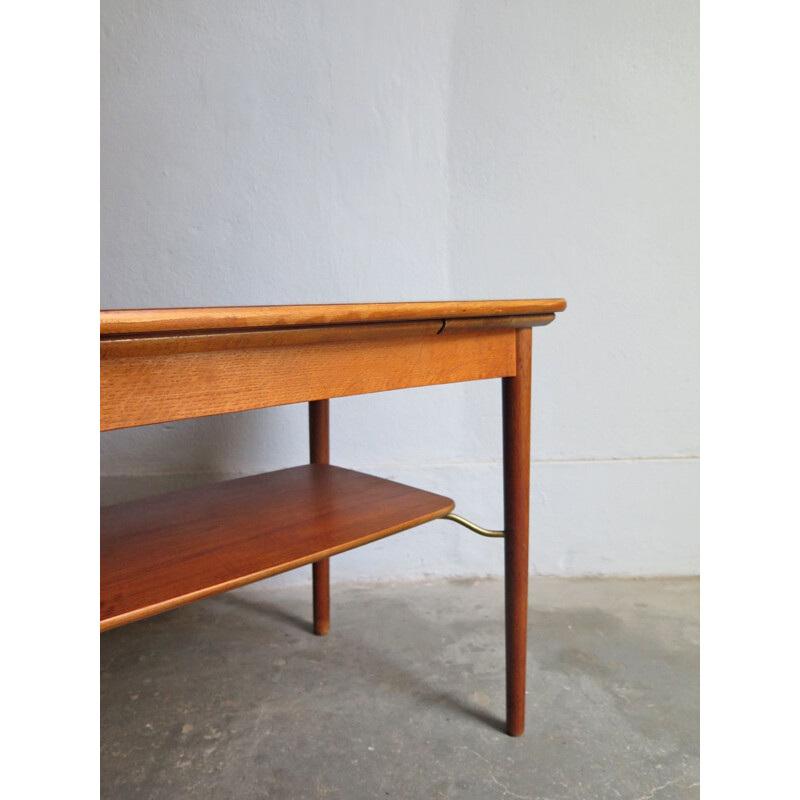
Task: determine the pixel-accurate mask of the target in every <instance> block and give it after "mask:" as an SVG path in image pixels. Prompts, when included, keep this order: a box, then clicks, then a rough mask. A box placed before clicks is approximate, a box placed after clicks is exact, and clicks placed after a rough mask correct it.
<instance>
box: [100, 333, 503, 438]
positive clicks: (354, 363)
mask: <svg viewBox="0 0 800 800" xmlns="http://www.w3.org/2000/svg"><path fill="white" fill-rule="evenodd" d="M225 335H226V334H219V336H225ZM239 335H240V334H236V336H239ZM514 337H515V330H514V329H513V328H508V329H499V330H493V329H486V330H484V329H479V330H474V331H464V332H460V333H452V334H451V335H448V336H439V335H429V334H426V335H416V334H415V335H408V336H401V337H394V336H392V337H388V338H379V339H372V338H366V339H355V340H352V341H332V342H329V341H321V342H304V343H300V344H297V343H291V342H290V343H288V344H274V343H272V344H270V345H269V346H263V347H260V346H253V347H249V346H243V347H234V348H232V349H230V348H227V347H226V348H223V349H211V348H206V347H201V348H200V349H190V350H189V351H187V350H186V349H185V347H184V342H183V338H184V337H180V336H178V337H175V339H174V340H173V342H174V350H172V349H171V345H170V343H169V342H164V343H162V345H161V346H160V350H159V351H158V353H153V354H149V353H150V352H151V351H147V350H145V353H146V354H145V355H137V354H136V353H137V352H138V351H137V350H136V346H137V345H136V343H132V342H127V343H120V342H114V343H111V342H107V343H104V348H105V349H104V357H102V358H101V361H100V429H101V430H113V429H117V428H129V427H133V426H136V425H149V424H153V423H157V422H169V421H171V420H178V419H189V418H192V417H203V416H209V415H212V414H224V413H229V412H234V411H245V410H249V409H253V408H266V407H269V406H278V405H285V404H288V403H298V402H304V401H311V400H323V399H329V398H332V397H344V396H348V395H357V394H366V393H368V392H382V391H387V390H390V389H402V388H406V387H412V386H430V385H433V384H440V383H454V382H457V381H472V380H482V379H486V378H499V377H506V376H509V375H513V374H514V370H515V368H516V367H515V361H514V353H515V345H514V342H515V338H514ZM142 346H145V347H150V344H148V343H144V345H142ZM120 347H124V349H123V350H122V351H120V350H119V349H117V348H120Z"/></svg>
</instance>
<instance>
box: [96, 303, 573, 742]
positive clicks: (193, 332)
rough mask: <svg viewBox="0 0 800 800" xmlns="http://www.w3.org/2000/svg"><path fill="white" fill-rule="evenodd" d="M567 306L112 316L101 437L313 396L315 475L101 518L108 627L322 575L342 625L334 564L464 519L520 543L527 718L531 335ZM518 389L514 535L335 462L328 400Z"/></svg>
mask: <svg viewBox="0 0 800 800" xmlns="http://www.w3.org/2000/svg"><path fill="white" fill-rule="evenodd" d="M565 307H566V303H565V301H564V300H560V299H551V300H502V301H472V302H432V303H370V304H350V305H316V306H315V305H310V306H252V307H235V308H186V309H149V310H117V311H102V312H101V313H100V377H101V401H100V406H101V419H100V428H101V430H102V431H107V430H115V429H119V428H129V427H135V426H139V425H151V424H155V423H163V422H170V421H174V420H180V419H189V418H194V417H203V416H208V415H212V414H223V413H230V412H235V411H245V410H249V409H255V408H266V407H270V406H278V405H285V404H288V403H299V402H307V403H308V404H309V433H310V437H309V438H310V458H309V461H310V463H309V465H308V466H304V467H295V468H292V469H286V470H278V471H277V472H270V473H266V474H264V475H256V476H251V477H248V478H241V479H237V480H233V481H225V482H222V483H218V484H213V485H212V486H210V487H208V486H206V487H202V488H200V489H189V490H184V491H179V492H172V493H170V494H166V495H160V496H157V497H152V498H147V499H144V500H135V501H132V502H128V503H120V504H117V505H114V506H108V507H106V508H103V509H102V510H101V533H100V541H101V589H100V618H101V622H100V627H101V630H108V629H110V628H114V627H116V626H118V625H123V624H125V623H128V622H133V621H135V620H138V619H142V618H144V617H147V616H151V615H153V614H157V613H160V612H162V611H167V610H169V609H171V608H175V607H177V606H180V605H183V604H185V603H188V602H191V601H193V600H197V599H200V598H202V597H207V596H209V595H212V594H216V593H219V592H222V591H226V590H228V589H232V588H234V587H236V586H242V585H244V584H246V583H250V582H252V581H256V580H260V579H261V578H265V577H269V576H270V575H275V574H278V573H280V572H284V571H286V570H289V569H294V568H296V567H299V566H302V565H305V564H312V565H313V610H314V630H315V632H316V633H317V634H320V635H322V634H325V633H327V632H328V630H329V628H330V588H329V568H330V561H329V559H330V556H332V555H335V554H336V553H340V552H343V551H345V550H348V549H351V548H353V547H358V546H360V545H362V544H366V543H368V542H371V541H374V540H376V539H379V538H382V537H384V536H388V535H390V534H392V533H397V532H399V531H402V530H406V529H408V528H410V527H413V526H415V525H419V524H421V523H424V522H428V521H430V520H432V519H438V518H444V517H449V518H451V519H455V521H457V522H461V523H462V524H466V525H467V526H468V527H472V529H473V530H477V531H478V532H481V533H484V534H487V535H496V536H502V537H503V538H504V546H505V598H506V600H505V616H506V726H507V731H508V733H509V734H510V735H512V736H519V735H520V734H521V733H522V732H523V730H524V726H525V656H526V638H527V637H526V631H527V611H528V503H529V478H530V396H531V329H532V328H533V327H537V326H541V325H547V324H548V323H550V322H552V320H553V319H554V318H555V314H556V312H558V311H562V310H563V309H564V308H565ZM489 378H501V379H502V390H503V391H502V401H503V483H504V531H502V532H501V531H495V532H492V531H486V530H484V529H482V528H480V527H479V526H476V525H473V524H471V523H468V522H466V521H464V520H463V519H461V518H459V517H456V516H455V515H453V509H454V503H453V501H452V500H450V499H449V498H446V497H441V496H440V495H435V494H432V493H430V492H425V491H422V490H420V489H414V488H412V487H409V486H404V485H402V484H398V483H395V482H393V481H387V480H383V479H381V478H376V477H373V476H370V475H364V474H362V473H358V472H353V471H351V470H346V469H342V468H339V467H334V466H331V465H330V448H329V434H328V429H329V423H328V420H329V400H330V399H332V398H336V397H345V396H349V395H357V394H365V393H370V392H380V391H387V390H393V389H402V388H408V387H414V386H429V385H434V384H443V383H455V382H460V381H472V380H483V379H489Z"/></svg>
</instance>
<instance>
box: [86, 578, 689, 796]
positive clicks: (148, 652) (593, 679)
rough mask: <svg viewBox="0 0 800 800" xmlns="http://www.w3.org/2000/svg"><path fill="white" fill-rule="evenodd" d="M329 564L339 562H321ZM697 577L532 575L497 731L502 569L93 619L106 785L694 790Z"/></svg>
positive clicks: (265, 587) (105, 789)
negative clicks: (113, 621)
mask: <svg viewBox="0 0 800 800" xmlns="http://www.w3.org/2000/svg"><path fill="white" fill-rule="evenodd" d="M334 574H335V570H334ZM698 590H699V584H698V582H697V581H696V580H629V581H623V580H558V579H543V578H537V579H534V580H533V582H532V585H531V615H530V634H529V648H528V653H529V655H528V665H529V666H528V714H527V726H528V727H527V731H526V733H525V735H524V736H522V737H521V738H519V739H512V738H510V737H508V736H506V735H505V734H504V733H502V732H501V731H502V725H503V721H502V714H503V706H504V672H503V662H504V645H503V591H502V583H501V582H500V581H498V580H481V581H467V580H460V581H438V582H435V583H405V584H394V585H387V584H380V585H376V586H335V585H334V589H333V617H332V629H331V633H330V634H329V635H328V636H326V637H316V636H314V635H313V634H311V633H310V627H309V620H310V603H311V592H310V588H305V587H289V588H286V587H283V588H277V587H276V588H274V589H270V584H269V582H268V581H267V582H265V583H262V584H260V585H257V586H254V587H246V588H244V589H239V590H236V591H235V592H230V593H228V594H225V595H220V596H218V597H215V598H210V599H207V600H203V601H201V602H199V603H195V604H193V605H190V606H186V607H185V608H181V609H177V610H175V611H172V612H169V613H167V614H162V615H161V616H158V617H153V618H151V619H149V620H144V621H142V622H138V623H135V624H133V625H129V626H126V627H124V628H118V629H116V630H113V631H109V632H108V633H106V634H103V636H102V640H101V641H102V677H101V686H102V759H101V764H102V796H103V798H106V799H107V800H128V798H148V800H158V799H160V798H165V799H166V798H169V800H180V798H188V797H192V798H215V800H216V799H217V798H219V799H220V800H221V799H222V798H225V799H227V798H242V800H248V799H249V798H265V797H266V798H279V799H283V798H287V799H288V798H291V799H292V800H303V798H326V800H339V798H341V800H361V799H362V798H365V799H366V798H370V799H372V798H378V799H379V798H440V797H443V798H463V799H464V800H469V799H470V798H481V800H484V799H485V798H520V799H522V798H529V799H530V800H534V799H536V800H544V799H545V798H549V799H550V800H571V799H572V798H575V800H590V799H591V798H627V799H629V800H651V799H653V800H673V799H674V798H696V797H699V788H698V780H699V777H698V773H699V763H698V760H699V759H698V755H699V754H698V750H699V731H698V728H699V724H698V698H699V692H698V682H699V659H698V594H699V591H698Z"/></svg>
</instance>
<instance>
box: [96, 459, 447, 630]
mask: <svg viewBox="0 0 800 800" xmlns="http://www.w3.org/2000/svg"><path fill="white" fill-rule="evenodd" d="M453 505H454V504H453V501H452V500H450V499H448V498H447V497H442V496H441V495H437V494H431V493H430V492H424V491H422V490H420V489H413V488H412V487H410V486H404V485H403V484H400V483H395V482H394V481H387V480H384V479H383V478H376V477H374V476H372V475H364V474H363V473H360V472H353V471H352V470H348V469H342V468H340V467H332V466H328V465H326V464H308V465H306V466H302V467H293V468H291V469H284V470H279V471H277V472H268V473H266V474H264V475H253V476H251V477H248V478H239V479H237V480H232V481H225V482H223V483H216V484H212V485H210V486H201V487H199V488H196V489H186V490H184V491H180V492H172V493H170V494H165V495H160V496H158V497H151V498H146V499H144V500H134V501H133V502H130V503H120V504H118V505H114V506H107V507H105V508H103V509H101V512H100V630H101V631H102V630H108V629H109V628H114V627H116V626H118V625H124V624H125V623H127V622H133V621H134V620H137V619H142V618H143V617H148V616H151V615H153V614H158V613H159V612H161V611H167V610H168V609H170V608H175V607H176V606H180V605H183V604H185V603H189V602H191V601H192V600H198V599H199V598H201V597H207V596H209V595H212V594H217V593H219V592H224V591H226V590H228V589H233V588H234V587H236V586H243V585H244V584H246V583H251V582H252V581H256V580H259V579H261V578H266V577H269V576H270V575H277V574H278V573H280V572H286V571H287V570H290V569H294V568H295V567H300V566H302V565H304V564H310V563H311V562H313V561H318V560H319V559H320V558H324V557H326V556H330V555H335V554H336V553H341V552H343V551H344V550H350V549H351V548H353V547H358V546H359V545H362V544H366V543H367V542H372V541H374V540H375V539H380V538H382V537H384V536H388V535H389V534H392V533H397V532H399V531H403V530H406V529H407V528H412V527H414V526H415V525H420V524H421V523H423V522H428V521H429V520H432V519H437V518H438V517H443V516H444V515H445V514H447V513H449V512H450V511H452V510H453Z"/></svg>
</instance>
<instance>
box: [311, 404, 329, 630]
mask: <svg viewBox="0 0 800 800" xmlns="http://www.w3.org/2000/svg"><path fill="white" fill-rule="evenodd" d="M328 431H329V415H328V401H327V400H312V401H311V402H310V403H309V404H308V432H309V443H310V448H309V449H310V460H311V463H312V464H328V463H329V462H330V444H329V435H328ZM311 569H312V576H313V583H314V589H313V593H314V633H316V634H317V635H318V636H324V635H325V634H326V633H327V632H328V631H329V630H330V627H331V590H330V559H328V558H323V559H321V560H320V561H317V562H315V563H314V564H312V566H311Z"/></svg>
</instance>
